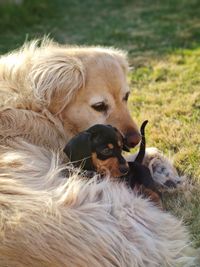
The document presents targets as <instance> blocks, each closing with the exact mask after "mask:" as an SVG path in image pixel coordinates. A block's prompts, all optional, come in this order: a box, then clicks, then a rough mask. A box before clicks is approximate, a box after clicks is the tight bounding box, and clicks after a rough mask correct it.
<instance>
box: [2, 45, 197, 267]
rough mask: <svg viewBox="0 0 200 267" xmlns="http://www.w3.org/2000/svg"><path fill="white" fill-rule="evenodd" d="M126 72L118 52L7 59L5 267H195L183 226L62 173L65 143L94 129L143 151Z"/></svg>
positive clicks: (57, 52)
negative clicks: (111, 132)
mask: <svg viewBox="0 0 200 267" xmlns="http://www.w3.org/2000/svg"><path fill="white" fill-rule="evenodd" d="M127 70H128V63H127V59H126V55H125V53H124V52H122V51H119V50H116V49H113V48H111V49H110V48H101V47H66V46H60V45H58V44H55V43H53V42H51V41H49V40H45V41H44V42H43V43H42V44H41V45H40V46H38V44H37V42H32V43H30V44H29V45H25V46H24V47H23V48H22V49H21V50H19V51H16V52H13V53H10V54H8V55H6V56H2V57H1V59H0V90H1V91H0V97H1V102H2V108H1V113H0V144H1V146H0V152H1V154H0V176H1V177H0V229H1V230H0V234H1V239H0V266H2V267H6V266H8V267H25V266H29V267H46V266H48V267H51V266H52V267H78V266H80V267H90V266H96V267H102V266H104V267H112V266H113V267H114V266H115V267H116V266H118V267H128V266H135V267H155V266H166V267H167V266H179V265H181V266H192V265H191V264H192V261H193V258H192V257H187V256H186V252H185V247H187V246H188V237H187V233H186V231H185V229H184V227H183V226H182V225H181V223H180V222H179V221H178V220H177V219H175V218H174V217H173V216H171V215H169V214H166V213H163V212H162V211H160V210H159V209H158V208H156V207H154V206H153V205H152V204H151V203H150V202H149V201H148V200H145V199H142V198H141V197H139V196H137V195H136V194H134V193H133V192H129V190H128V189H127V188H126V186H125V185H123V184H117V183H113V182H112V181H110V180H109V179H105V180H104V181H101V182H99V181H98V182H97V181H96V178H95V177H94V178H93V179H91V180H90V181H86V180H84V179H80V178H81V177H80V174H79V175H78V174H77V173H76V172H74V171H73V170H71V169H70V167H68V166H66V164H64V165H63V164H62V163H63V162H64V161H63V160H64V156H63V154H62V152H61V150H62V149H63V148H64V145H65V144H66V142H67V141H68V140H69V139H70V138H71V137H72V136H73V135H75V134H76V133H78V132H80V131H82V130H84V129H86V128H88V127H89V126H91V125H93V124H96V123H101V124H111V125H113V126H115V127H117V128H118V129H119V130H120V131H121V132H122V133H123V134H124V135H125V136H126V138H127V141H128V143H129V146H130V147H133V146H135V145H136V144H137V143H138V142H139V141H140V135H139V133H138V129H137V126H136V124H135V123H134V122H133V120H132V118H131V117H130V114H129V111H128V109H127V100H128V95H129V88H128V85H127V81H126V73H127ZM154 152H155V151H154ZM149 155H150V157H149ZM152 155H153V154H152V153H149V154H148V155H147V156H146V162H147V164H150V163H149V162H150V161H151V158H152ZM155 155H156V156H155ZM155 155H153V158H156V157H158V158H156V159H157V160H158V161H159V159H160V161H159V162H158V164H156V166H159V165H160V163H166V161H165V159H164V158H163V157H162V156H158V153H157V152H156V153H155ZM148 159H149V161H148ZM163 159H164V160H163ZM159 167H160V166H159ZM66 168H68V174H69V173H70V174H69V175H68V177H67V178H66V171H65V170H66ZM170 168H172V167H171V166H170ZM154 173H155V171H154ZM169 232H170V233H172V234H171V235H169V234H168V233H169ZM184 264H185V265H184Z"/></svg>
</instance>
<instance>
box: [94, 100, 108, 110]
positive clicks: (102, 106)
mask: <svg viewBox="0 0 200 267" xmlns="http://www.w3.org/2000/svg"><path fill="white" fill-rule="evenodd" d="M92 108H93V109H95V110H96V111H98V112H106V111H107V110H108V105H106V103H104V102H99V103H96V104H93V105H92Z"/></svg>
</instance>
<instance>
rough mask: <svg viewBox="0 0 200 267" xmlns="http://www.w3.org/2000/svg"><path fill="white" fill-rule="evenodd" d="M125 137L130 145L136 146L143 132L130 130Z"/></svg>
mask: <svg viewBox="0 0 200 267" xmlns="http://www.w3.org/2000/svg"><path fill="white" fill-rule="evenodd" d="M125 138H126V144H127V146H128V147H135V146H136V145H137V144H139V142H140V141H141V134H140V133H139V132H133V133H132V132H128V133H127V134H126V137H125Z"/></svg>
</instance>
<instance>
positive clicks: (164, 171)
mask: <svg viewBox="0 0 200 267" xmlns="http://www.w3.org/2000/svg"><path fill="white" fill-rule="evenodd" d="M136 156H137V153H136V154H133V155H129V156H127V157H126V159H127V160H128V161H134V160H135V158H136ZM143 163H144V165H146V166H147V167H148V168H149V169H150V172H151V175H152V178H153V180H154V181H155V182H156V183H158V184H160V185H163V186H166V187H176V186H178V185H179V184H181V182H182V181H183V178H182V177H180V176H179V175H178V173H177V170H176V169H175V167H174V166H173V163H172V162H171V161H170V160H169V159H168V158H167V157H166V156H164V155H163V153H162V152H161V151H159V150H158V149H157V148H155V147H149V148H146V152H145V157H144V161H143Z"/></svg>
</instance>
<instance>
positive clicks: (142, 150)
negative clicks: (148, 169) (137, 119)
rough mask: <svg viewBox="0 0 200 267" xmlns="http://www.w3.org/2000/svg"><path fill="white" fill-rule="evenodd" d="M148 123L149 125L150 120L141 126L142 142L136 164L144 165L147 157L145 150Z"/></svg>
mask: <svg viewBox="0 0 200 267" xmlns="http://www.w3.org/2000/svg"><path fill="white" fill-rule="evenodd" d="M147 123H148V120H146V121H144V122H143V123H142V125H141V128H140V133H141V136H142V140H141V142H140V150H139V152H138V155H137V157H136V159H135V162H138V163H140V164H142V162H143V159H144V155H145V149H146V139H145V127H146V125H147Z"/></svg>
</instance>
